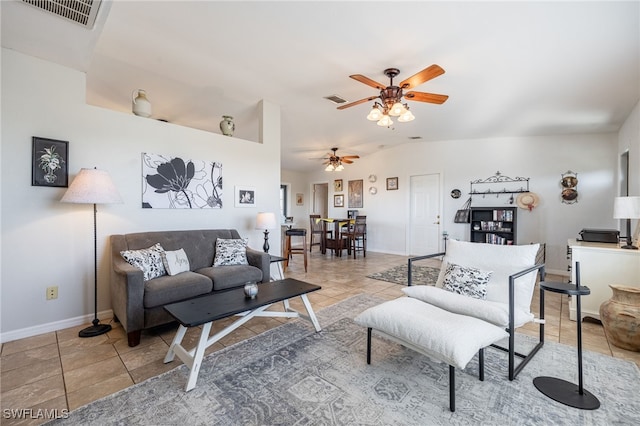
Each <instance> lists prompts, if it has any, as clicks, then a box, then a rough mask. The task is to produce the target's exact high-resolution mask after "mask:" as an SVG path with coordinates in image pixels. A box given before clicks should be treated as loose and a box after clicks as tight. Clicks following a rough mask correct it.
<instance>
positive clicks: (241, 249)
mask: <svg viewBox="0 0 640 426" xmlns="http://www.w3.org/2000/svg"><path fill="white" fill-rule="evenodd" d="M248 242H249V239H248V238H242V239H240V238H232V239H225V238H218V239H217V240H216V256H215V258H214V259H213V266H223V265H248V264H249V262H247V244H248Z"/></svg>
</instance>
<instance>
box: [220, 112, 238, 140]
mask: <svg viewBox="0 0 640 426" xmlns="http://www.w3.org/2000/svg"><path fill="white" fill-rule="evenodd" d="M235 129H236V125H235V124H234V122H233V117H231V116H230V115H223V116H222V121H221V122H220V130H221V131H222V134H223V135H225V136H233V131H234V130H235Z"/></svg>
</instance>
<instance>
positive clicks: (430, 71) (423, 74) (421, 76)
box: [398, 64, 444, 89]
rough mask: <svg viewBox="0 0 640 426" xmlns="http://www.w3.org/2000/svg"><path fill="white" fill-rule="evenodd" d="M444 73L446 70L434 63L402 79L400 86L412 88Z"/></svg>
mask: <svg viewBox="0 0 640 426" xmlns="http://www.w3.org/2000/svg"><path fill="white" fill-rule="evenodd" d="M442 74H444V70H443V69H442V68H440V66H439V65H436V64H433V65H431V66H428V67H427V68H425V69H423V70H422V71H420V72H419V73H417V74H414V75H412V76H411V77H409V78H407V79H406V80H404V81H402V82H401V83H400V84H399V85H398V86H399V87H401V88H402V89H411V88H414V87H416V86H418V85H420V84H422V83H424V82H425V81H429V80H431V79H432V78H436V77H437V76H439V75H442Z"/></svg>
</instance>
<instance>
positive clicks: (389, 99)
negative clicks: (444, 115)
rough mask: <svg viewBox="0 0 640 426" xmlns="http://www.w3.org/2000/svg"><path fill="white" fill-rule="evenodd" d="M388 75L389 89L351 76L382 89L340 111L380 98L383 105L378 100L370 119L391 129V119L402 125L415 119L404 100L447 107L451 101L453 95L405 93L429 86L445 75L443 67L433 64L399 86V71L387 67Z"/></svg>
mask: <svg viewBox="0 0 640 426" xmlns="http://www.w3.org/2000/svg"><path fill="white" fill-rule="evenodd" d="M384 74H385V75H386V76H387V77H389V85H388V86H385V85H383V84H381V83H378V82H377V81H374V80H372V79H370V78H369V77H365V76H364V75H361V74H354V75H350V76H349V77H350V78H352V79H354V80H356V81H359V82H360V83H363V84H366V85H367V86H371V87H374V88H376V89H378V90H380V93H379V94H378V95H376V96H369V97H368V98H364V99H360V100H358V101H354V102H350V103H348V104H345V105H341V106H339V107H338V109H346V108H350V107H352V106H356V105H360V104H363V103H365V102H370V101H372V100H374V99H380V102H378V101H376V102H375V103H374V104H373V108H372V109H371V112H370V113H369V115H368V116H367V119H369V120H371V121H377V122H378V125H379V126H386V127H388V126H390V125H391V124H393V121H392V120H391V118H390V116H393V117H398V121H400V122H407V121H412V120H414V119H415V117H414V116H413V114H412V113H411V111H409V105H407V104H406V103H403V98H405V99H408V100H412V101H418V102H427V103H432V104H443V103H444V102H445V101H446V100H447V99H448V98H449V96H447V95H439V94H435V93H426V92H416V91H413V90H411V91H408V92H406V93H405V92H404V90H409V89H413V88H414V87H416V86H418V85H420V84H422V83H425V82H427V81H429V80H431V79H434V78H436V77H438V76H440V75H442V74H444V70H443V69H442V68H441V67H440V66H439V65H436V64H433V65H430V66H428V67H427V68H425V69H423V70H422V71H420V72H418V73H416V74H414V75H412V76H411V77H409V78H407V79H406V80H403V81H401V82H400V84H398V85H397V86H395V85H394V84H393V79H394V78H395V77H396V76H397V75H398V74H400V70H399V69H397V68H387V69H386V70H384Z"/></svg>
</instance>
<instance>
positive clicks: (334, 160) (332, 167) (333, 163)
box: [322, 148, 360, 172]
mask: <svg viewBox="0 0 640 426" xmlns="http://www.w3.org/2000/svg"><path fill="white" fill-rule="evenodd" d="M337 150H338V148H331V151H333V153H331V152H329V153H327V155H328V157H324V158H322V159H323V160H325V162H324V163H322V165H323V166H327V167H326V168H325V169H324V170H325V171H326V172H333V171H336V172H339V171H341V170H344V166H343V165H342V163H345V164H352V163H353V160H355V159H357V158H360V156H359V155H343V156H342V157H340V156H338V155H337V154H336V151H337Z"/></svg>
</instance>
